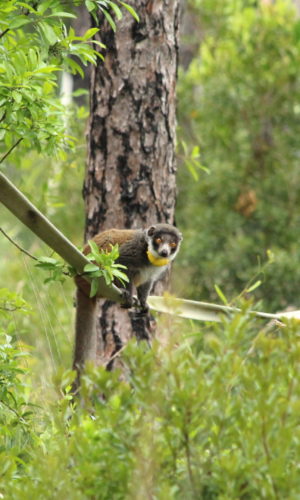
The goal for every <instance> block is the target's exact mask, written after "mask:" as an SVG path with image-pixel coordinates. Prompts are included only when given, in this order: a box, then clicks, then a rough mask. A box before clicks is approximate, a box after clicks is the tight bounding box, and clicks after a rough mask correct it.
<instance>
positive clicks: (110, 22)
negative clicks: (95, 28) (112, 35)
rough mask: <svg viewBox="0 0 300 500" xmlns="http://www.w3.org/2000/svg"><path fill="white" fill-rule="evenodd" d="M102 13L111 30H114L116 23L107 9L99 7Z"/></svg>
mask: <svg viewBox="0 0 300 500" xmlns="http://www.w3.org/2000/svg"><path fill="white" fill-rule="evenodd" d="M101 10H102V12H103V14H104V15H105V17H106V19H107V20H108V22H109V24H110V26H111V28H112V30H113V31H116V29H117V27H116V23H115V22H114V20H113V18H112V17H111V15H110V13H109V12H107V10H105V9H101Z"/></svg>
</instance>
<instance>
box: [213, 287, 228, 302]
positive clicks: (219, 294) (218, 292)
mask: <svg viewBox="0 0 300 500" xmlns="http://www.w3.org/2000/svg"><path fill="white" fill-rule="evenodd" d="M215 290H216V292H217V294H218V296H219V297H220V299H221V300H222V302H223V303H224V304H228V300H227V299H226V297H225V295H224V293H223V292H222V290H221V288H220V287H219V286H218V285H216V284H215Z"/></svg>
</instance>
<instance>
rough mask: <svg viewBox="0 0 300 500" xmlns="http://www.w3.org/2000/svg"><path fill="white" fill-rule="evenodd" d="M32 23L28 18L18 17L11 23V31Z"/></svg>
mask: <svg viewBox="0 0 300 500" xmlns="http://www.w3.org/2000/svg"><path fill="white" fill-rule="evenodd" d="M30 22H32V21H31V19H30V18H28V17H27V16H17V17H16V18H15V19H13V20H12V21H11V23H9V29H12V30H13V29H16V28H20V27H21V26H24V25H25V24H29V23H30Z"/></svg>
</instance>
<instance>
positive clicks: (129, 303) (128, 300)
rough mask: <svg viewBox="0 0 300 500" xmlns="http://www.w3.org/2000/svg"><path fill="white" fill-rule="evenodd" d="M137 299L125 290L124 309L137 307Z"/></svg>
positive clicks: (122, 303) (123, 291)
mask: <svg viewBox="0 0 300 500" xmlns="http://www.w3.org/2000/svg"><path fill="white" fill-rule="evenodd" d="M134 299H135V297H133V296H132V295H131V293H130V292H128V290H126V289H125V288H124V289H123V290H122V302H121V307H122V308H123V309H131V308H132V307H133V306H134V305H135V300H134Z"/></svg>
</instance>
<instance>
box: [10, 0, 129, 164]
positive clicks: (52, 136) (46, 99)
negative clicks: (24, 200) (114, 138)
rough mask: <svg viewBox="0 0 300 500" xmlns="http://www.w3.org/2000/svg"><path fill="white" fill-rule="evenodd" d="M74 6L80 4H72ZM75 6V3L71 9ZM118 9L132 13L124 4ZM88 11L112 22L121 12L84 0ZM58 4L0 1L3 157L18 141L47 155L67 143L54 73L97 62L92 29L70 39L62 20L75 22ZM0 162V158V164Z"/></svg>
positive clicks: (71, 32) (97, 43)
mask: <svg viewBox="0 0 300 500" xmlns="http://www.w3.org/2000/svg"><path fill="white" fill-rule="evenodd" d="M76 3H77V5H79V4H80V3H82V2H80V1H79V2H76ZM76 3H75V5H76ZM120 3H121V5H122V6H123V7H124V8H125V9H127V10H130V12H131V14H132V15H136V14H135V12H134V11H133V9H132V8H131V7H130V6H128V5H127V4H126V3H124V2H120ZM85 4H86V5H87V7H88V8H89V10H93V11H95V12H97V11H98V10H99V9H100V10H102V11H103V12H104V14H105V15H106V16H109V17H110V19H111V21H112V22H113V19H112V17H111V15H110V14H109V11H108V10H107V9H112V10H113V12H114V13H115V14H116V15H117V17H118V18H120V17H122V12H121V10H120V9H119V7H118V6H117V4H116V3H115V2H111V1H109V2H107V1H101V2H96V1H95V0H86V2H85ZM65 7H66V5H65V2H64V1H63V0H42V1H40V2H36V1H34V0H30V1H28V2H20V1H18V0H11V1H10V2H7V0H1V1H0V13H1V14H0V30H1V33H0V40H1V44H0V59H1V63H0V109H1V116H0V122H1V129H0V141H1V142H0V151H3V152H4V151H5V154H4V155H3V158H4V157H5V155H6V154H8V153H9V152H10V151H11V150H12V149H13V148H14V147H16V146H17V145H19V144H20V142H21V141H22V148H23V149H25V150H26V149H30V150H32V149H33V148H34V149H36V150H37V151H38V152H41V151H43V153H47V154H53V153H54V152H55V151H56V150H57V149H58V148H64V147H69V146H70V145H72V143H73V137H71V136H70V135H69V134H68V133H66V131H65V119H64V115H65V112H66V111H65V108H64V106H63V105H62V104H61V102H60V101H59V99H58V97H57V95H56V87H57V83H58V79H59V72H60V71H62V70H64V71H67V72H69V73H73V74H76V73H79V74H81V76H82V77H83V76H84V72H83V69H82V67H81V65H80V64H79V62H81V63H82V64H84V65H87V64H88V63H95V62H96V60H97V57H101V58H103V56H102V54H101V52H99V51H98V50H96V49H97V48H100V49H103V48H104V47H105V46H104V45H103V44H102V43H101V42H100V41H99V40H95V37H94V35H95V34H96V33H97V32H98V31H99V29H98V28H91V29H88V30H87V31H86V33H85V34H84V35H83V36H78V35H76V33H75V31H74V29H73V27H72V26H69V27H67V25H66V23H65V19H67V20H68V19H70V18H75V17H76V16H75V15H74V13H73V12H72V10H71V8H70V9H69V10H66V8H65ZM1 161H2V160H1Z"/></svg>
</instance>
